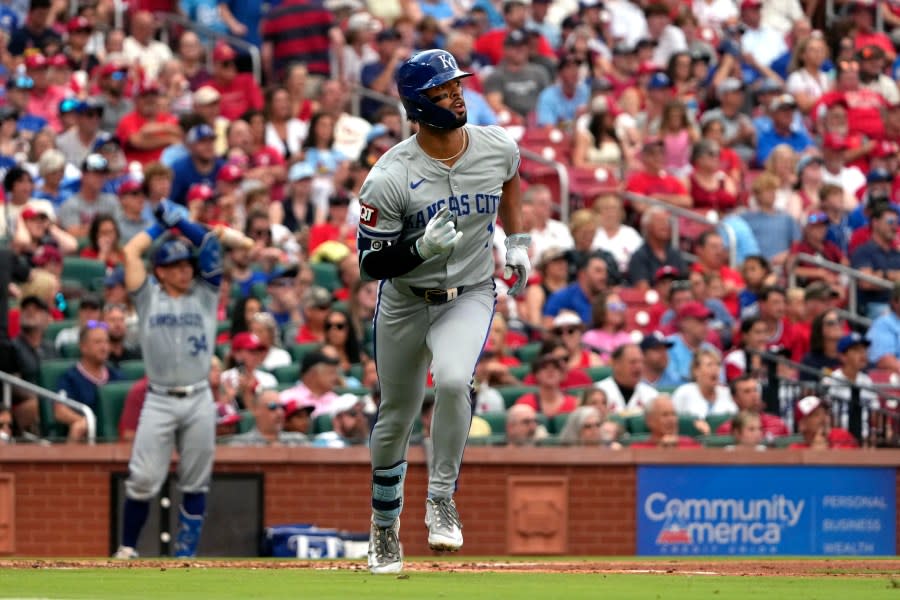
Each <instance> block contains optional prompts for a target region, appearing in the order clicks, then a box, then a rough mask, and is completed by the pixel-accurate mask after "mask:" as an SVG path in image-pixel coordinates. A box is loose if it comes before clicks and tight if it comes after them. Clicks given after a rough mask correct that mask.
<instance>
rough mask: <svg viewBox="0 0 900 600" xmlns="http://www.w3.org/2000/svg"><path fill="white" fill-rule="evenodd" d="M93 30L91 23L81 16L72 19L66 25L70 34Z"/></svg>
mask: <svg viewBox="0 0 900 600" xmlns="http://www.w3.org/2000/svg"><path fill="white" fill-rule="evenodd" d="M93 29H94V28H93V27H92V26H91V22H90V21H88V20H87V19H86V18H85V17H82V16H81V15H79V16H77V17H72V18H71V19H69V22H68V23H66V31H68V32H69V33H72V32H75V31H91V30H93Z"/></svg>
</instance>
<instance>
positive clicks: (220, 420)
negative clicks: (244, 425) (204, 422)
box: [216, 402, 241, 426]
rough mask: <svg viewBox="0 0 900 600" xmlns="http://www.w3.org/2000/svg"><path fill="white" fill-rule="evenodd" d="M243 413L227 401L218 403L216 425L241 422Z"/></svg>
mask: <svg viewBox="0 0 900 600" xmlns="http://www.w3.org/2000/svg"><path fill="white" fill-rule="evenodd" d="M240 420H241V415H239V414H238V412H237V410H236V409H235V408H234V406H233V405H232V404H230V403H227V402H218V403H216V425H217V426H218V425H234V424H235V423H239V422H240Z"/></svg>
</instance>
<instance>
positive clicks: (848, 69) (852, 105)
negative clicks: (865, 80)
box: [813, 59, 888, 139]
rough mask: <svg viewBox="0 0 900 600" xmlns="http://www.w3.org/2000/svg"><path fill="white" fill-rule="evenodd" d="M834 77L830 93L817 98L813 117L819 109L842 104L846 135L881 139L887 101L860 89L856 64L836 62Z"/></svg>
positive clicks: (843, 61) (874, 93)
mask: <svg viewBox="0 0 900 600" xmlns="http://www.w3.org/2000/svg"><path fill="white" fill-rule="evenodd" d="M836 66H837V74H836V76H835V80H834V88H833V90H832V91H830V92H828V93H827V94H825V95H823V96H822V97H821V98H819V103H818V105H817V106H816V107H815V108H814V109H813V111H814V113H813V114H818V112H819V107H820V106H826V107H827V106H830V105H831V104H833V103H834V102H839V101H841V100H843V101H844V102H845V103H846V105H847V118H848V121H849V131H850V132H851V133H861V134H864V135H865V136H867V137H869V138H871V139H879V138H881V136H882V122H881V112H882V109H883V108H884V107H886V106H888V103H887V101H886V100H885V99H884V98H883V97H882V96H881V95H880V94H878V93H876V92H873V91H872V90H870V89H866V88H864V87H862V86H861V85H860V81H859V63H858V62H857V61H855V60H852V59H851V60H839V61H837V65H836Z"/></svg>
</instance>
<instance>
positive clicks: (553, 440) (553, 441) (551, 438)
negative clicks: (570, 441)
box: [537, 435, 562, 448]
mask: <svg viewBox="0 0 900 600" xmlns="http://www.w3.org/2000/svg"><path fill="white" fill-rule="evenodd" d="M537 445H538V447H540V448H554V447H558V446H562V442H561V441H560V439H559V436H557V435H548V436H547V437H545V438H544V439H542V440H540V441H538V443H537Z"/></svg>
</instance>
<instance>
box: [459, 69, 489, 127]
mask: <svg viewBox="0 0 900 600" xmlns="http://www.w3.org/2000/svg"><path fill="white" fill-rule="evenodd" d="M463 81H465V80H463ZM463 98H464V99H465V101H466V121H467V122H468V123H469V124H470V125H478V126H482V127H485V126H487V125H496V124H497V123H498V119H497V113H495V112H494V109H492V108H491V106H490V105H489V104H488V102H487V100H485V98H484V96H482V95H481V94H480V93H478V92H476V91H475V90H473V89H470V88H467V87H466V84H465V83H463Z"/></svg>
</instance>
